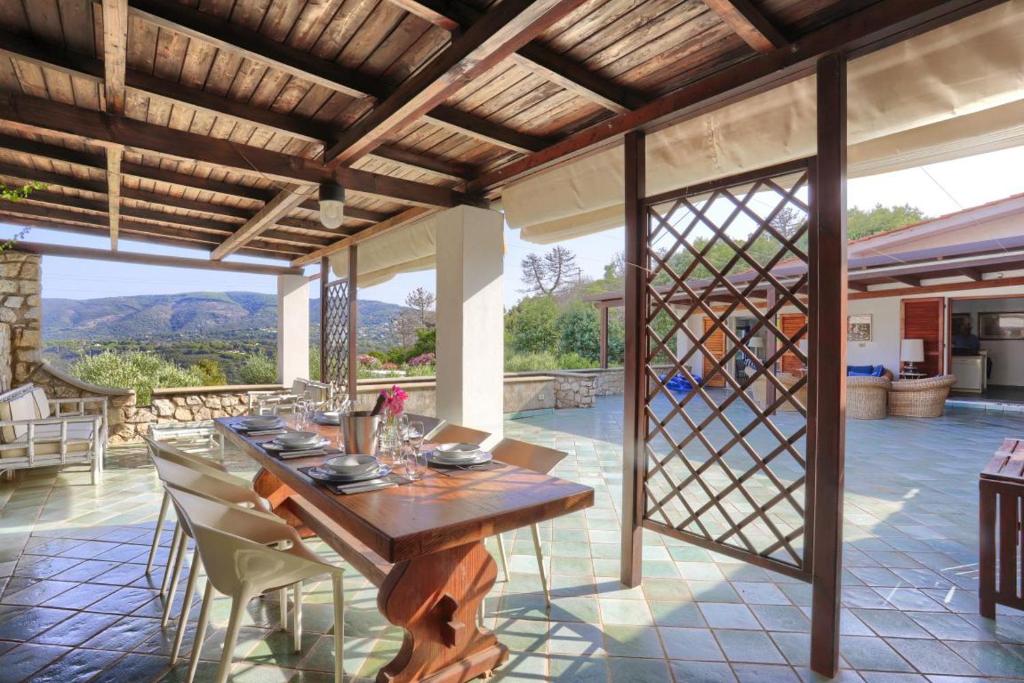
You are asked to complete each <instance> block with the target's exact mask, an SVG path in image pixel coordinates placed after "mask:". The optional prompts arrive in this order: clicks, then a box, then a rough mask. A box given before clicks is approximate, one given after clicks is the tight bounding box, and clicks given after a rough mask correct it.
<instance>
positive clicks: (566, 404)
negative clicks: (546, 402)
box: [553, 372, 597, 408]
mask: <svg viewBox="0 0 1024 683" xmlns="http://www.w3.org/2000/svg"><path fill="white" fill-rule="evenodd" d="M553 377H554V380H555V407H556V408H592V407H593V406H594V400H595V397H596V395H597V378H596V377H595V376H594V375H592V374H589V373H583V372H559V373H555V374H554V375H553Z"/></svg>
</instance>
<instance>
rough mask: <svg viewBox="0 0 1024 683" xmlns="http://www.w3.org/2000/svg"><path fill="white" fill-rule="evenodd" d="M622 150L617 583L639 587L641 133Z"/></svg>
mask: <svg viewBox="0 0 1024 683" xmlns="http://www.w3.org/2000/svg"><path fill="white" fill-rule="evenodd" d="M625 148H626V149H625V152H626V168H625V170H626V253H625V257H626V259H625V260H626V296H625V315H626V355H625V359H624V366H625V367H624V373H625V376H624V379H625V392H624V394H625V395H624V401H625V405H624V413H623V415H624V419H623V426H622V565H621V575H622V583H624V584H626V585H627V586H639V585H640V581H641V580H642V579H643V572H642V559H643V558H642V554H643V527H642V524H643V511H644V472H645V470H646V466H645V465H646V460H647V458H646V455H645V447H644V439H643V423H644V414H643V411H644V394H645V392H646V389H645V388H646V386H647V381H646V377H645V374H644V372H645V368H644V365H645V361H644V359H645V357H646V353H645V351H646V349H645V348H644V339H646V335H645V333H644V330H645V324H644V317H645V316H644V312H645V310H646V306H644V300H645V299H646V292H645V283H646V280H647V270H646V268H645V266H646V259H645V253H646V249H647V217H646V215H645V212H644V208H643V197H644V194H645V192H646V191H645V187H644V174H645V172H646V171H645V161H646V160H645V152H646V146H645V142H644V133H642V132H640V131H634V132H631V133H628V134H627V135H626V139H625Z"/></svg>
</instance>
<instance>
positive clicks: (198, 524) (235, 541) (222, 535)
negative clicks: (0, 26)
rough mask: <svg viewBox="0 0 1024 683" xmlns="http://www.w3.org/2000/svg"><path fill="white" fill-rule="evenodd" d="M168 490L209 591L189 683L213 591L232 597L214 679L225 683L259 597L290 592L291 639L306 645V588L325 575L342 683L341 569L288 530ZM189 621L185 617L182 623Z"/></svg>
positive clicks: (336, 667)
mask: <svg viewBox="0 0 1024 683" xmlns="http://www.w3.org/2000/svg"><path fill="white" fill-rule="evenodd" d="M168 490H169V492H170V495H171V497H172V499H173V500H174V501H175V503H176V505H177V507H178V509H179V510H180V511H181V514H182V516H183V518H184V519H185V520H186V523H187V525H188V528H189V530H190V531H191V532H192V534H194V536H195V541H196V548H197V552H198V556H199V558H200V562H201V563H202V566H203V567H204V568H205V570H206V589H205V591H204V592H203V606H202V608H201V610H200V612H199V621H198V622H197V624H196V633H195V637H194V645H193V646H192V657H191V661H190V663H189V671H188V677H187V681H188V683H192V680H193V679H194V677H195V673H196V669H197V668H198V666H199V656H200V653H201V650H202V643H203V640H204V638H205V636H206V628H207V625H208V623H209V619H210V608H211V606H212V603H213V591H214V590H216V591H218V592H219V593H222V594H224V595H228V596H230V597H231V615H230V617H229V620H228V626H227V630H226V632H225V635H224V645H223V652H222V654H221V659H220V666H219V668H218V669H217V675H216V677H215V678H214V680H215V681H216V683H224V681H226V680H227V677H228V672H229V671H230V669H231V660H232V656H233V653H234V648H235V643H236V641H237V640H238V631H239V628H240V627H241V621H242V615H243V614H244V612H245V608H246V605H247V604H248V602H249V600H251V599H252V598H253V597H255V596H257V595H259V594H261V593H266V592H269V591H275V590H281V589H287V588H288V587H292V589H293V592H294V602H295V606H294V610H293V611H292V614H293V623H292V635H293V639H294V644H295V647H296V648H298V647H299V645H300V644H301V640H302V582H303V581H305V580H308V579H312V578H314V577H317V576H323V575H324V574H328V575H329V576H330V577H331V586H332V589H333V593H334V639H335V646H334V680H335V683H342V679H343V670H342V665H343V661H344V639H345V622H344V593H343V585H342V578H343V570H342V568H341V567H336V566H334V565H331V564H328V563H326V562H324V561H323V560H322V559H321V558H320V557H319V556H318V555H317V554H316V553H315V552H313V551H312V550H310V549H309V548H308V547H307V546H306V545H305V544H304V543H303V542H302V539H301V538H300V537H299V535H298V533H297V532H296V531H295V530H294V529H292V528H291V527H289V526H288V525H287V524H282V523H280V522H275V521H271V520H267V519H265V518H264V517H262V516H261V515H259V514H254V513H253V512H252V511H249V510H244V509H238V508H230V507H228V506H226V505H224V504H222V503H218V502H216V501H212V500H209V499H206V498H202V497H200V496H196V495H193V494H190V493H187V492H186V491H182V490H179V489H177V488H174V487H170V488H169V489H168ZM268 539H269V540H270V541H271V542H272V543H274V544H275V546H276V547H270V546H269V545H268V544H267V543H266V542H267V541H268ZM185 620H186V619H185V616H184V615H183V618H182V621H185Z"/></svg>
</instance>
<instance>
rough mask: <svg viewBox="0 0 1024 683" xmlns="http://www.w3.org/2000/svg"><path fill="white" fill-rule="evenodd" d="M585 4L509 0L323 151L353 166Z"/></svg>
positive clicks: (577, 1)
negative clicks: (391, 135)
mask: <svg viewBox="0 0 1024 683" xmlns="http://www.w3.org/2000/svg"><path fill="white" fill-rule="evenodd" d="M583 2H584V0H534V1H533V2H530V0H505V1H504V2H502V3H501V4H499V5H498V6H497V7H495V8H493V9H490V10H489V11H488V12H487V13H486V14H484V15H482V16H481V17H480V19H478V20H477V21H475V22H474V23H473V25H472V26H470V27H469V28H468V29H466V31H465V33H463V34H462V35H460V36H458V37H456V38H455V39H454V40H453V41H452V43H451V45H449V46H448V47H447V48H446V49H445V50H444V51H442V52H441V53H440V54H439V55H438V56H437V57H435V58H434V59H433V60H432V61H431V62H430V63H429V64H427V65H426V66H424V67H423V68H422V69H420V70H419V71H418V72H417V73H416V74H415V75H413V76H412V77H410V78H409V79H407V80H406V81H405V82H403V83H402V84H401V85H399V86H398V88H396V89H395V90H394V92H393V93H392V94H391V95H389V96H388V97H387V98H386V99H385V100H384V101H382V102H381V103H380V104H379V105H378V106H377V107H375V108H374V109H373V110H371V111H370V113H369V114H367V115H366V116H364V117H363V118H362V119H360V120H359V121H358V122H356V124H355V125H353V126H352V127H351V128H349V129H348V130H347V131H346V132H345V134H344V135H342V136H341V138H339V140H338V141H337V142H336V143H335V144H333V145H331V146H330V147H329V148H328V149H327V151H326V152H325V153H324V159H325V161H326V163H327V164H328V165H329V166H336V165H339V164H351V163H353V162H355V161H357V160H358V159H359V158H361V157H363V156H365V155H367V154H369V153H370V152H372V151H373V150H374V149H375V148H376V147H379V146H380V145H381V144H383V142H384V140H385V139H386V138H387V137H388V136H389V135H390V134H391V133H393V132H395V131H397V130H401V129H402V128H404V127H406V126H408V125H409V124H410V123H412V122H413V121H415V120H416V119H418V118H420V117H422V116H424V115H425V114H427V113H428V112H429V111H430V110H431V109H433V108H434V107H437V106H438V105H440V104H442V103H443V102H444V101H445V100H446V99H448V97H449V96H451V95H452V94H454V93H456V92H458V91H459V90H460V89H462V88H463V87H464V86H465V85H466V84H467V83H469V82H470V81H472V80H473V79H474V78H475V77H477V76H479V75H480V74H482V73H484V72H486V71H487V70H489V69H490V68H492V67H493V66H495V65H496V64H498V63H499V62H500V61H502V60H503V59H505V58H506V57H508V56H509V55H511V54H512V53H514V52H515V51H516V50H518V49H519V48H521V47H522V46H523V45H525V44H526V43H528V42H530V41H531V40H533V38H535V37H536V36H538V35H539V34H541V33H542V32H544V31H545V30H546V29H547V28H548V27H549V26H551V25H552V24H553V23H555V22H556V21H558V20H559V19H561V18H563V17H565V15H567V14H568V13H569V12H571V11H572V10H573V9H575V8H576V7H578V6H579V5H581V4H583Z"/></svg>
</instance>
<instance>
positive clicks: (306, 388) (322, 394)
mask: <svg viewBox="0 0 1024 683" xmlns="http://www.w3.org/2000/svg"><path fill="white" fill-rule="evenodd" d="M248 398H249V414H250V415H280V414H282V413H290V412H292V411H294V410H295V404H296V403H297V402H298V401H300V400H304V401H311V402H313V403H314V404H315V405H316V407H317V408H320V409H324V408H326V406H327V404H328V403H330V401H331V386H330V385H329V384H324V383H323V382H314V381H313V380H311V379H302V378H298V379H296V380H294V381H293V382H292V388H291V390H277V391H250V392H249V394H248Z"/></svg>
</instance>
